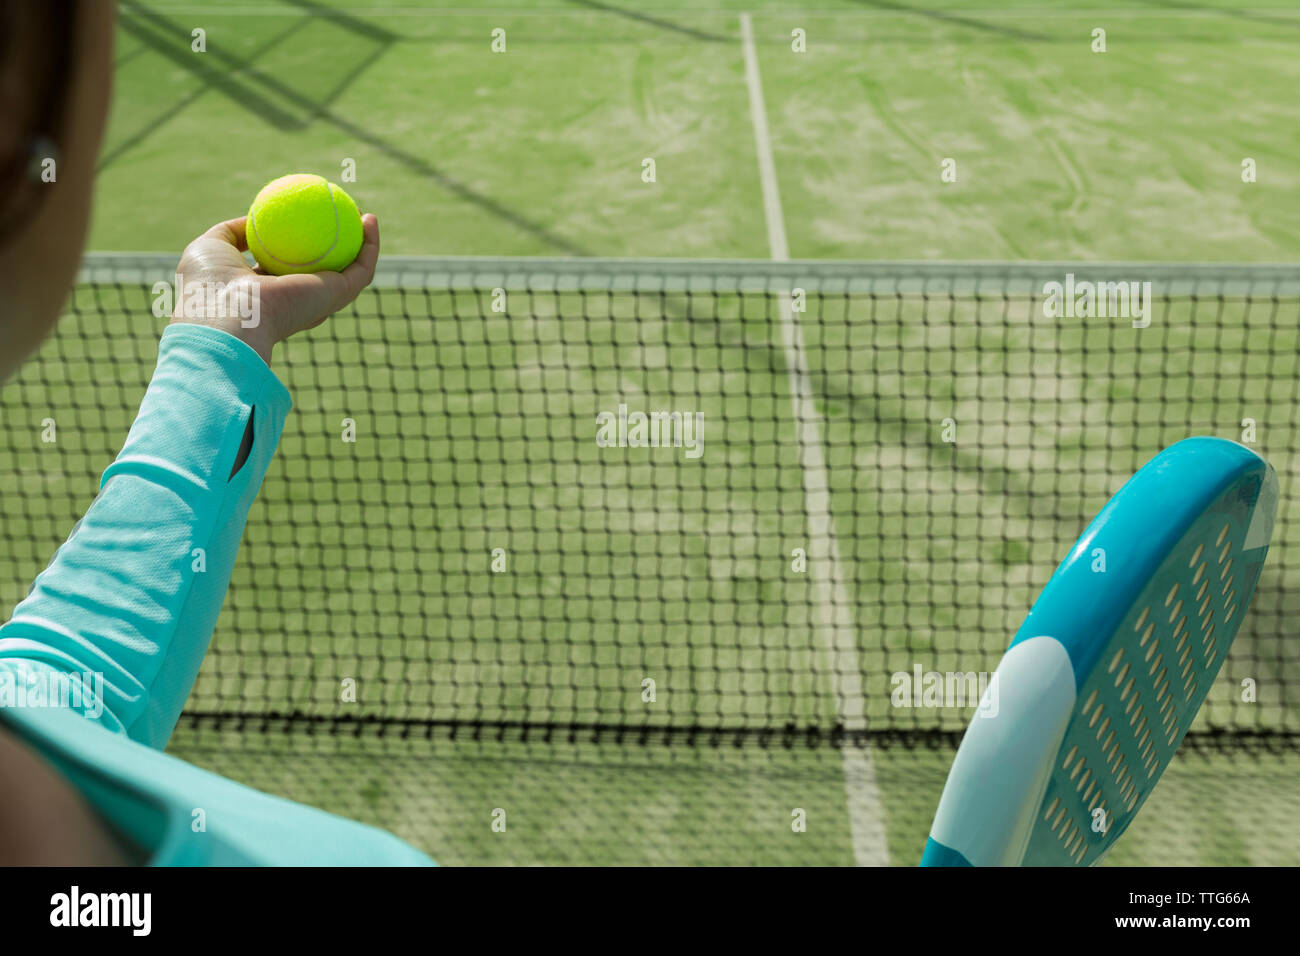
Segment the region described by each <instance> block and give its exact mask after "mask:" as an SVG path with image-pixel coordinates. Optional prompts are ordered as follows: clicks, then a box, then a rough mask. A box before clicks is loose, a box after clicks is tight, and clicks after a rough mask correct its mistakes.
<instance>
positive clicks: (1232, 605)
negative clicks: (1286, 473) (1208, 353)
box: [921, 438, 1277, 866]
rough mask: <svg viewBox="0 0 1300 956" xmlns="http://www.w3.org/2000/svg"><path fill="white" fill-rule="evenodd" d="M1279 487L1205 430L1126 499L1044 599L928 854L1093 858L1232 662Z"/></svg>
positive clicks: (965, 758) (1169, 453)
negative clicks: (1203, 435) (1227, 662)
mask: <svg viewBox="0 0 1300 956" xmlns="http://www.w3.org/2000/svg"><path fill="white" fill-rule="evenodd" d="M1276 502H1277V478H1276V476H1275V474H1274V472H1273V469H1272V467H1270V466H1269V464H1268V463H1267V462H1266V461H1264V459H1263V458H1261V457H1260V456H1258V455H1256V454H1255V453H1254V452H1252V451H1251V450H1250V449H1248V448H1246V447H1244V446H1242V445H1238V444H1236V443H1235V442H1230V441H1226V440H1223V439H1218V438H1189V439H1186V440H1184V441H1181V442H1179V443H1177V444H1176V445H1173V446H1171V447H1169V448H1167V449H1166V450H1165V451H1163V452H1161V453H1160V454H1159V455H1157V456H1156V457H1155V458H1153V459H1152V460H1151V461H1150V462H1148V463H1147V464H1146V465H1145V466H1144V467H1143V468H1142V469H1141V470H1140V471H1139V472H1137V474H1135V475H1134V476H1133V477H1132V478H1131V479H1130V480H1129V481H1128V483H1127V484H1125V485H1124V487H1123V488H1121V489H1120V490H1119V492H1117V493H1116V494H1115V496H1114V497H1113V498H1111V500H1110V502H1109V503H1107V505H1106V507H1105V508H1103V509H1102V511H1101V513H1100V514H1098V515H1097V517H1096V518H1095V519H1094V520H1093V522H1092V523H1091V524H1090V525H1089V526H1088V528H1087V530H1086V531H1084V533H1083V536H1082V537H1080V539H1079V540H1078V542H1077V543H1076V544H1075V545H1074V547H1073V548H1072V549H1071V551H1070V553H1069V555H1068V556H1067V557H1066V559H1065V560H1064V561H1063V562H1062V563H1061V566H1060V567H1059V568H1058V569H1057V571H1056V573H1055V574H1054V575H1053V576H1052V578H1051V580H1050V581H1048V583H1047V586H1046V587H1045V588H1044V589H1043V592H1042V594H1041V595H1040V596H1039V598H1038V600H1037V602H1035V604H1034V606H1033V609H1032V610H1031V611H1030V613H1029V616H1028V617H1027V618H1026V620H1025V623H1024V625H1023V626H1022V627H1021V628H1020V630H1019V631H1018V632H1017V633H1016V635H1015V638H1014V639H1013V640H1012V641H1011V644H1010V646H1009V647H1008V649H1007V652H1006V654H1005V655H1004V657H1003V659H1002V662H1001V663H1000V664H999V665H998V670H997V672H996V674H995V676H994V679H993V680H992V681H991V682H990V685H989V689H988V692H987V694H986V695H985V698H984V699H983V700H982V701H981V706H980V710H979V712H977V714H976V716H975V717H974V718H973V719H972V720H971V724H970V726H969V728H968V729H967V731H966V735H965V736H964V737H963V739H962V743H961V746H960V748H959V749H958V752H957V755H956V758H955V759H954V761H953V766H952V770H951V771H950V773H949V776H948V782H947V784H946V785H945V787H944V791H943V795H942V797H941V798H940V801H939V808H938V810H937V812H936V814H935V820H934V824H933V826H932V828H931V831H930V838H929V840H928V841H927V842H926V847H925V851H924V854H923V856H922V860H921V864H922V865H923V866H961V865H976V866H980V865H995V866H996V865H1003V866H1006V865H1017V864H1024V865H1032V866H1050V865H1081V866H1083V865H1091V864H1095V863H1097V862H1099V861H1100V860H1101V859H1102V858H1103V857H1104V856H1105V854H1106V853H1107V852H1108V851H1109V849H1110V848H1111V847H1112V846H1113V845H1114V844H1115V841H1116V840H1118V839H1119V837H1120V836H1121V835H1122V834H1123V833H1124V831H1125V829H1127V828H1128V826H1129V824H1130V823H1131V822H1132V821H1133V818H1134V816H1135V815H1136V814H1137V812H1138V811H1139V810H1140V809H1141V807H1142V804H1143V803H1144V802H1145V801H1146V799H1147V797H1148V796H1150V794H1151V791H1152V789H1153V788H1154V787H1155V785H1156V782H1157V781H1158V780H1159V779H1160V775H1161V774H1162V773H1163V772H1164V771H1165V769H1166V768H1167V767H1168V766H1169V761H1170V759H1171V758H1172V757H1173V755H1174V752H1175V751H1176V750H1177V749H1178V745H1179V744H1180V743H1181V742H1182V739H1183V736H1184V734H1186V733H1187V730H1188V728H1189V727H1190V726H1191V724H1192V721H1193V719H1194V718H1195V717H1196V714H1197V712H1198V711H1199V710H1200V707H1201V704H1202V703H1203V702H1204V700H1205V697H1206V695H1207V694H1208V693H1209V691H1210V687H1211V685H1212V683H1213V682H1214V680H1215V678H1216V676H1217V675H1218V673H1219V670H1220V668H1221V667H1222V666H1223V662H1224V660H1225V658H1226V657H1227V655H1228V651H1229V649H1230V648H1231V647H1232V642H1233V639H1234V638H1235V637H1236V635H1237V631H1238V629H1239V627H1240V626H1241V622H1242V619H1243V617H1244V616H1245V613H1246V609H1247V607H1248V606H1249V604H1250V599H1251V596H1252V595H1253V594H1254V591H1255V584H1256V582H1257V581H1258V579H1259V574H1260V570H1261V568H1262V567H1263V563H1264V558H1265V555H1266V554H1267V552H1268V542H1269V537H1270V535H1271V533H1272V528H1273V517H1274V512H1275V510H1276Z"/></svg>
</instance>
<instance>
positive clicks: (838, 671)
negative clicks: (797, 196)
mask: <svg viewBox="0 0 1300 956" xmlns="http://www.w3.org/2000/svg"><path fill="white" fill-rule="evenodd" d="M740 35H741V43H742V46H743V48H744V56H745V85H746V87H747V88H748V91H749V112H750V118H751V123H752V126H753V129H754V146H755V150H756V152H757V154H758V172H759V182H760V184H761V186H762V190H763V214H764V218H765V219H766V221H767V236H768V247H769V251H770V253H771V258H772V259H774V260H777V261H787V260H789V258H790V249H789V245H788V242H787V239H786V232H785V218H784V216H783V214H782V212H781V194H780V189H779V186H778V183H777V177H776V161H775V159H774V157H773V155H772V140H771V135H770V132H769V130H768V125H767V107H766V106H765V104H764V102H763V84H762V79H761V76H760V73H759V67H758V52H757V49H756V47H755V44H754V29H753V23H752V20H751V18H750V15H749V14H748V13H742V14H741V15H740ZM776 297H777V299H778V301H779V303H780V304H779V306H778V308H779V309H780V312H781V333H782V338H783V339H784V343H783V345H784V350H785V357H786V368H787V370H788V372H789V377H790V397H791V400H792V401H793V404H794V419H795V432H796V435H797V437H798V441H799V459H800V465H801V470H802V472H803V486H804V511H805V514H806V516H807V521H808V554H809V556H810V557H812V558H813V559H814V561H815V560H816V559H817V558H818V557H824V559H825V561H826V568H825V572H826V573H825V574H816V575H815V576H814V577H813V578H812V581H811V583H812V584H813V586H814V587H815V589H816V590H815V592H814V593H815V594H816V595H817V597H816V607H817V610H818V617H819V620H818V622H817V624H818V626H817V632H818V634H819V636H820V638H821V643H822V652H823V658H824V660H825V662H827V663H829V664H830V683H831V693H832V694H833V695H834V698H835V710H836V717H837V718H838V721H839V723H840V724H841V725H842V726H843V727H844V729H845V730H846V731H848V732H851V733H852V732H857V731H861V730H865V729H866V719H865V708H866V695H865V692H864V687H863V681H862V662H861V660H860V658H859V655H858V644H857V631H856V629H855V627H854V624H853V615H852V612H851V610H850V605H849V597H848V589H847V588H846V587H845V577H844V567H843V564H842V563H841V561H840V548H839V541H838V540H837V539H836V537H835V519H834V517H833V515H832V513H831V496H830V479H829V475H828V473H827V469H826V454H825V446H824V445H823V444H822V429H821V427H820V423H819V417H818V413H817V405H816V402H815V401H814V400H813V389H812V381H811V375H810V374H809V371H808V357H807V350H806V349H805V347H804V340H803V330H802V329H801V328H800V326H799V322H798V319H797V318H796V315H795V310H794V302H793V297H792V294H791V291H790V290H784V294H782V292H781V290H777V291H776ZM814 566H815V565H814ZM868 747H869V745H868V744H866V743H865V742H864V743H863V744H862V746H861V747H856V748H855V747H852V746H841V747H840V757H841V760H842V761H843V763H844V790H845V807H846V809H847V811H848V816H849V833H850V842H851V846H852V850H853V858H854V861H855V862H856V863H857V864H858V865H859V866H887V865H888V864H889V846H888V842H887V839H886V834H885V825H884V802H883V801H882V799H881V795H880V788H879V784H878V782H877V780H876V772H875V763H874V761H873V760H872V758H871V752H870V750H869V749H868Z"/></svg>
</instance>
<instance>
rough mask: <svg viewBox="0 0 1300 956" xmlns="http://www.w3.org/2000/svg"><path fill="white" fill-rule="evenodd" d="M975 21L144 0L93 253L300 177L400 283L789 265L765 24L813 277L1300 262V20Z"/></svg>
mask: <svg viewBox="0 0 1300 956" xmlns="http://www.w3.org/2000/svg"><path fill="white" fill-rule="evenodd" d="M701 6H706V7H707V8H708V9H706V10H701V9H698V8H700V7H701ZM974 6H977V7H980V8H988V9H987V12H984V11H983V10H981V12H971V7H972V5H971V4H969V3H964V2H956V0H948V2H944V0H938V2H933V3H925V4H912V3H894V2H888V3H886V2H876V0H816V2H815V3H806V4H799V3H795V2H793V0H766V2H764V0H743V2H731V0H727V2H723V0H711V2H709V3H708V4H705V5H701V4H699V3H696V2H694V0H655V2H653V3H613V2H611V3H605V2H601V3H593V2H567V0H509V2H501V3H499V4H494V7H497V8H501V9H491V10H490V11H485V12H482V13H479V12H476V11H475V10H474V9H473V7H472V5H470V4H466V3H464V2H463V0H446V2H419V3H412V2H403V0H358V2H352V3H347V4H342V3H338V4H327V3H322V2H315V0H310V2H269V3H260V4H256V5H253V4H246V3H238V4H202V5H200V4H196V3H194V2H193V0H175V2H151V3H147V4H145V3H138V2H128V3H125V4H124V5H123V13H122V16H121V23H120V27H119V31H118V32H119V36H118V50H117V62H118V70H117V77H116V83H117V86H116V90H117V96H116V98H115V103H114V107H113V115H112V122H111V126H110V129H109V133H108V140H107V144H106V146H105V149H104V155H103V159H102V162H101V168H100V188H99V200H98V203H99V205H98V215H97V216H96V219H95V224H94V229H93V232H92V234H91V242H90V248H91V249H95V250H130V251H140V250H143V251H159V250H163V251H169V250H173V249H176V250H179V249H180V248H181V247H182V246H183V245H184V244H185V243H186V242H188V241H189V240H190V239H191V238H193V237H194V235H196V234H197V233H198V232H199V231H200V230H201V229H203V228H205V227H206V226H207V225H209V224H211V223H212V222H215V221H218V220H221V219H225V218H229V217H230V216H232V215H237V214H239V213H241V212H242V211H244V210H245V209H247V208H248V203H249V201H250V200H251V198H252V196H253V195H254V194H255V193H256V192H257V190H258V189H260V188H261V186H262V185H264V184H265V183H266V182H268V181H270V180H271V179H274V178H275V177H277V176H280V175H283V174H284V173H285V172H286V171H292V170H303V171H315V172H319V173H321V174H322V175H325V176H326V178H329V179H333V180H335V181H338V182H340V183H341V185H343V186H344V188H346V189H348V190H349V191H350V192H352V193H353V194H354V196H355V197H356V199H357V201H358V203H360V205H361V206H362V207H363V208H364V209H365V210H369V211H371V212H374V213H376V214H377V215H378V216H379V220H380V222H381V223H382V224H383V236H384V249H385V252H386V253H388V254H407V255H491V256H497V255H530V256H531V255H583V254H585V255H598V256H674V257H692V258H715V257H723V258H730V257H739V258H766V257H767V256H768V254H769V252H768V246H767V238H766V229H765V226H764V218H763V207H762V201H761V194H760V184H759V172H758V166H757V163H756V160H755V153H754V131H753V127H752V124H751V122H750V112H749V100H748V93H747V89H746V79H745V71H744V57H743V49H742V44H741V40H740V29H739V25H738V16H739V13H740V12H741V11H749V12H750V13H751V15H752V20H753V32H754V39H755V44H756V47H757V53H758V60H759V68H760V71H761V76H762V90H763V97H764V102H765V104H766V113H767V117H768V126H769V129H770V133H771V139H772V148H773V154H774V158H775V166H776V172H777V178H778V180H779V184H780V191H781V204H782V209H783V211H784V217H785V224H786V232H787V234H788V237H789V245H790V255H791V256H792V257H793V258H817V259H889V260H893V259H915V258H922V259H1037V260H1069V261H1130V260H1139V261H1145V260H1162V261H1163V260H1167V261H1183V262H1199V261H1241V262H1266V261H1272V262H1277V261H1287V260H1289V259H1291V258H1292V257H1293V255H1294V253H1295V250H1296V249H1297V247H1298V246H1300V224H1298V223H1297V222H1296V220H1295V217H1294V216H1292V215H1290V214H1289V213H1290V210H1293V209H1295V208H1297V207H1298V206H1300V176H1298V175H1297V173H1296V163H1295V155H1296V147H1297V145H1298V144H1297V135H1296V133H1295V130H1296V129H1297V128H1300V105H1298V104H1297V103H1296V102H1294V98H1291V97H1286V96H1283V95H1281V94H1280V92H1279V91H1282V90H1288V89H1295V88H1296V87H1297V86H1298V85H1300V58H1297V57H1296V56H1295V47H1296V42H1297V38H1298V36H1300V17H1297V16H1296V14H1295V11H1294V9H1293V7H1291V6H1290V5H1289V4H1287V3H1285V2H1282V0H1272V2H1269V0H1249V2H1242V3H1216V2H1204V3H1197V4H1177V5H1175V4H1169V3H1163V2H1162V3H1149V4H1143V3H1140V2H1134V0H1095V2H1089V3H1088V4H1087V5H1086V6H1087V8H1088V9H1087V11H1086V12H1083V11H1079V12H1074V11H1072V10H1071V9H1070V8H1069V7H1066V8H1064V9H1062V8H1060V7H1059V5H1056V4H1044V3H1031V2H1026V0H999V2H998V3H996V4H991V3H990V4H978V5H974ZM801 8H802V9H801ZM367 11H373V12H370V13H368V12H367ZM195 27H203V28H204V29H205V30H206V31H207V52H206V53H201V54H200V53H193V52H191V50H190V45H191V36H190V34H191V30H193V29H194V28H195ZM496 28H500V29H504V30H505V31H506V43H507V49H506V52H505V53H493V52H492V49H491V41H492V35H491V34H492V30H493V29H496ZM1096 28H1103V29H1105V30H1106V33H1107V52H1106V53H1104V54H1098V53H1093V52H1092V51H1091V43H1092V38H1091V34H1092V31H1093V30H1094V29H1096ZM794 29H803V30H805V31H806V33H807V52H806V53H803V54H796V53H793V52H791V31H792V30H794ZM647 157H650V158H654V159H655V160H656V163H657V178H658V181H657V182H656V183H654V184H653V185H652V184H647V183H644V182H642V180H641V162H642V160H643V159H645V158H647ZM947 157H951V158H953V159H955V160H956V161H957V174H958V180H957V182H956V183H949V184H943V183H941V182H940V163H941V161H942V160H943V159H944V158H947ZM1246 157H1250V158H1253V159H1254V160H1256V162H1257V164H1258V182H1257V183H1254V184H1250V185H1248V184H1245V183H1243V182H1242V180H1241V162H1242V160H1243V158H1246ZM344 158H351V159H354V160H355V161H356V163H357V168H358V181H357V182H356V183H355V184H351V183H347V182H342V181H341V180H338V179H337V176H336V174H337V173H338V171H339V169H340V163H341V161H342V160H343V159H344Z"/></svg>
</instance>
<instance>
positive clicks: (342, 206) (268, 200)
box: [246, 173, 362, 276]
mask: <svg viewBox="0 0 1300 956" xmlns="http://www.w3.org/2000/svg"><path fill="white" fill-rule="evenodd" d="M246 233H247V236H248V249H249V251H250V252H251V253H252V254H253V258H255V259H256V260H257V263H258V265H260V266H261V267H262V268H263V269H265V270H266V271H267V272H269V273H271V274H272V275H277V276H282V275H288V274H289V273H292V272H322V271H325V270H332V271H334V272H339V271H342V270H343V269H346V268H347V267H348V266H349V265H350V264H351V263H352V260H353V259H355V258H356V257H357V253H358V252H360V251H361V238H362V237H361V214H360V213H359V212H357V204H356V203H354V202H353V201H352V197H351V196H349V195H348V194H347V193H345V192H344V191H343V190H342V189H340V188H339V187H338V186H336V185H334V184H333V183H332V182H329V181H328V180H326V179H325V178H324V177H323V176H315V175H312V174H310V173H296V174H294V175H292V176H281V177H280V178H279V179H276V180H272V181H271V182H269V183H267V184H266V185H265V186H263V187H262V191H261V192H259V193H258V194H257V197H256V198H255V199H254V200H253V205H251V206H249V207H248V225H247V229H246Z"/></svg>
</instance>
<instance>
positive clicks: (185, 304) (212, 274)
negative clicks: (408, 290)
mask: <svg viewBox="0 0 1300 956" xmlns="http://www.w3.org/2000/svg"><path fill="white" fill-rule="evenodd" d="M245 222H246V217H243V216H241V217H240V218H239V219H231V220H228V221H227V222H219V223H217V224H216V225H215V226H213V227H212V228H211V229H209V230H208V231H207V232H205V233H204V234H203V235H201V236H199V237H198V238H197V239H195V240H194V241H193V242H191V243H190V244H189V245H188V246H186V247H185V251H184V252H183V253H182V254H181V261H180V265H178V266H177V267H176V273H177V275H178V276H179V277H180V280H181V281H182V282H183V283H184V285H183V287H182V288H181V289H178V290H177V299H176V311H175V313H174V314H173V315H172V322H188V323H191V324H194V325H208V326H211V327H212V328H216V329H222V330H224V331H226V332H229V333H230V334H231V335H233V336H235V337H236V338H237V339H240V340H241V341H243V342H244V343H245V344H247V345H249V346H251V347H252V348H253V349H254V350H255V351H256V352H257V354H258V355H260V356H262V359H263V360H264V361H265V362H266V364H267V365H270V364H271V347H272V346H274V345H275V344H276V343H277V342H283V341H284V340H285V339H287V338H288V337H289V336H291V335H294V334H295V333H297V332H301V331H303V330H304V329H312V328H315V327H316V326H318V325H320V324H321V323H322V322H324V321H325V320H326V319H327V318H329V317H330V316H331V315H333V314H334V313H335V312H338V311H339V310H340V309H342V308H344V307H345V306H347V305H348V304H349V303H350V302H352V300H353V299H355V298H356V297H357V296H358V295H360V294H361V290H362V289H364V288H365V287H366V286H368V285H369V284H370V280H372V279H373V278H374V277H375V264H376V263H377V262H378V261H379V220H377V219H376V218H375V217H374V216H373V215H371V214H370V213H367V214H366V215H364V216H362V217H361V227H362V229H363V231H364V233H365V239H364V241H363V242H362V244H361V252H359V253H358V254H357V258H356V260H355V261H354V262H353V263H352V265H350V266H348V267H347V268H346V269H344V270H343V271H342V272H314V273H309V274H303V275H287V276H273V275H267V274H265V273H263V272H261V271H254V270H253V269H252V268H250V267H249V265H248V262H247V261H246V260H245V259H244V256H243V253H244V250H246V249H247V248H248V240H247V238H246V237H245V235H244V225H245ZM222 290H224V292H223V293H222ZM196 292H204V293H206V294H205V295H204V296H203V298H202V299H201V300H199V299H197V298H195V296H194V294H195V293H196ZM218 293H222V294H218ZM196 302H202V305H201V306H199V307H196V306H195V304H194V303H196ZM250 305H251V308H250Z"/></svg>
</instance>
